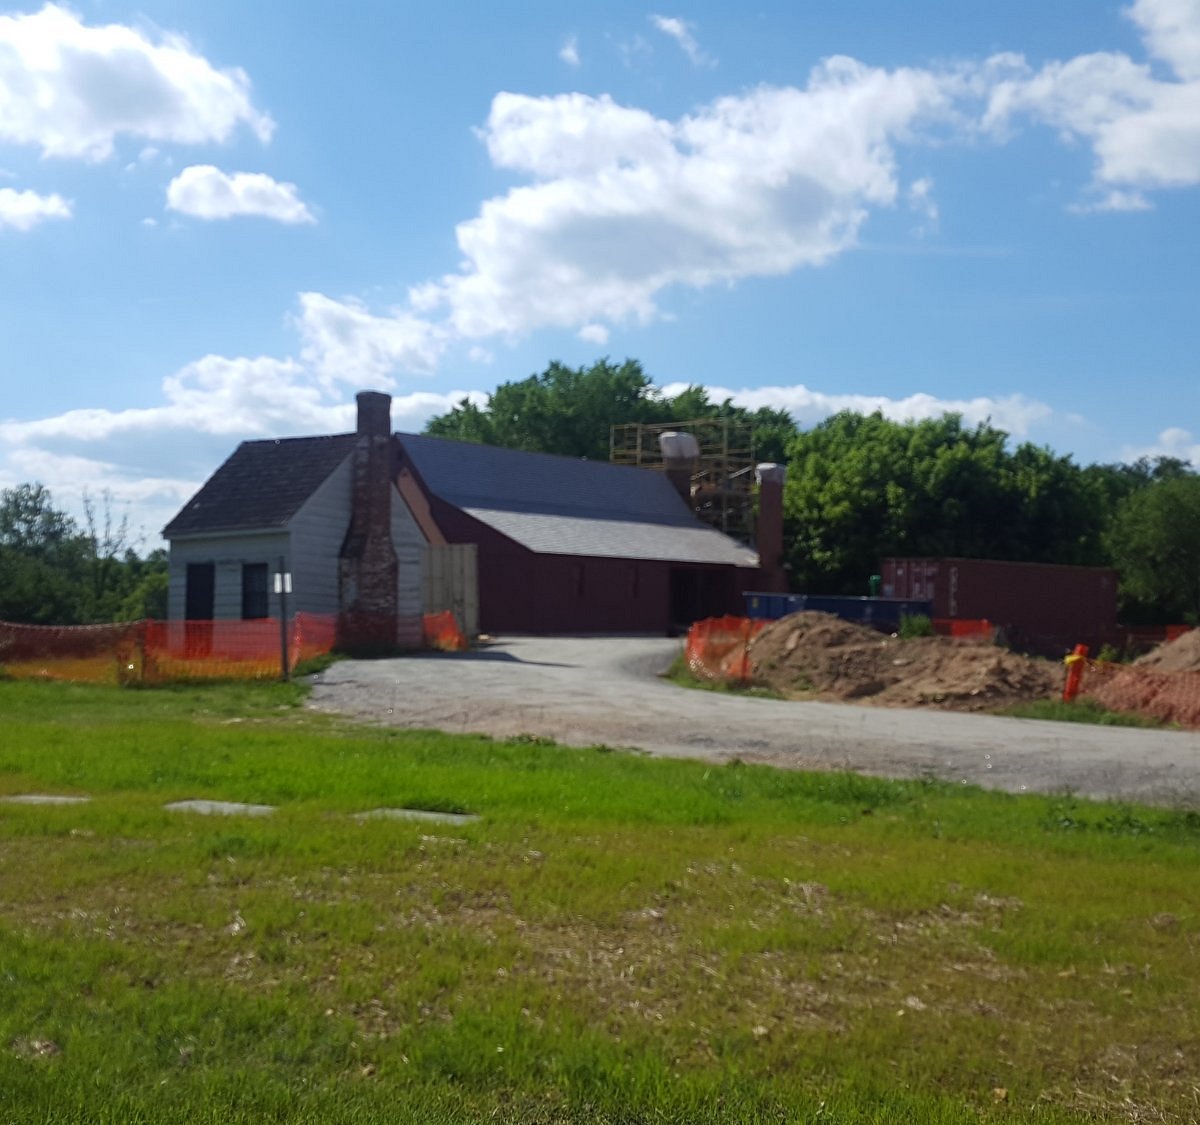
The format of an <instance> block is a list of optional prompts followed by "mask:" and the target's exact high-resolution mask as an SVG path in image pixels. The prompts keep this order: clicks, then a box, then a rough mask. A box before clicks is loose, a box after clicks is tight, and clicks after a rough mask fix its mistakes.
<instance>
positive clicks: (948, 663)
mask: <svg viewBox="0 0 1200 1125" xmlns="http://www.w3.org/2000/svg"><path fill="white" fill-rule="evenodd" d="M750 659H751V662H752V664H753V667H754V676H755V680H756V681H757V682H758V683H761V684H763V685H765V686H767V687H770V688H773V689H774V690H775V691H778V692H779V693H780V694H781V695H783V696H784V697H785V698H788V699H829V700H853V701H856V702H862V703H873V704H879V705H882V706H886V707H936V708H941V709H944V710H948V711H999V710H1003V709H1004V708H1005V707H1008V706H1011V705H1012V704H1014V703H1025V702H1028V701H1030V700H1033V699H1049V698H1052V697H1054V696H1057V695H1058V694H1059V693H1060V692H1061V691H1062V683H1063V666H1062V665H1061V664H1059V663H1057V662H1055V661H1051V660H1041V659H1039V658H1037V657H1033V656H1021V655H1019V654H1017V653H1014V652H1009V651H1007V650H1006V649H1002V648H998V647H996V646H995V645H993V644H991V643H990V642H989V641H987V640H986V639H984V638H977V637H917V638H914V639H912V640H902V639H900V638H898V637H891V636H887V635H886V634H882V633H877V632H875V630H874V629H869V628H867V627H866V626H863V625H855V624H853V623H851V622H849V621H843V620H842V619H841V618H840V617H835V616H834V615H833V614H829V613H810V612H806V613H794V614H792V615H790V616H789V617H783V618H780V619H779V620H778V621H773V622H771V623H770V624H769V625H768V626H767V627H766V628H765V629H763V631H762V632H761V633H759V634H758V636H757V637H755V638H754V640H753V641H751V643H750Z"/></svg>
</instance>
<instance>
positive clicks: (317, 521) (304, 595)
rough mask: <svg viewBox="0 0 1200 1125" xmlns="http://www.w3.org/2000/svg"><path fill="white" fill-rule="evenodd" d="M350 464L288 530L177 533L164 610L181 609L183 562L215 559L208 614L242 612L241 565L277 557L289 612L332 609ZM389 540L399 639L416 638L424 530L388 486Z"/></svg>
mask: <svg viewBox="0 0 1200 1125" xmlns="http://www.w3.org/2000/svg"><path fill="white" fill-rule="evenodd" d="M351 480H352V474H351V465H350V458H347V459H346V460H345V461H344V462H343V463H342V464H341V465H339V466H338V467H337V468H336V469H335V470H334V471H333V472H332V473H330V475H329V476H328V477H327V478H326V479H325V481H324V482H323V483H322V484H321V485H320V487H319V488H317V490H316V491H315V492H314V493H313V494H312V496H310V497H309V498H308V500H307V501H305V503H304V504H303V505H302V506H301V508H300V510H299V511H298V512H297V513H296V515H295V516H294V517H293V518H292V521H291V523H290V524H289V526H288V530H287V531H279V532H271V533H267V534H240V535H239V534H231V535H222V536H207V537H196V538H186V539H185V538H180V539H175V540H173V541H172V542H171V558H170V567H169V584H168V593H167V602H168V616H169V617H170V618H171V619H172V620H179V619H180V618H182V617H183V612H184V604H185V603H184V599H185V584H186V575H187V564H188V563H200V562H211V563H214V564H215V565H216V589H215V591H214V599H213V600H214V615H215V617H216V618H217V619H218V620H229V619H238V618H240V617H241V616H242V565H243V564H244V563H256V562H265V563H268V564H269V565H270V573H271V575H272V576H273V575H274V574H275V572H276V570H278V568H279V559H280V557H283V558H284V559H285V560H286V562H287V566H288V568H289V569H290V570H291V572H292V595H291V597H290V598H289V599H288V609H289V611H290V612H292V613H296V612H303V613H325V614H335V613H337V612H338V609H339V606H338V553H339V552H340V551H341V548H342V541H343V540H344V539H345V537H346V531H347V529H348V528H349V526H350V499H351V497H350V490H351ZM391 524H392V542H393V544H394V546H395V549H396V557H397V559H398V560H399V563H400V573H399V589H398V605H399V614H400V617H401V619H402V620H406V622H407V624H406V626H405V627H404V628H403V632H404V634H405V635H404V636H403V637H402V640H404V641H406V642H407V643H412V644H419V643H420V629H421V612H422V606H421V574H422V561H423V550H424V547H425V538H424V536H423V535H422V534H421V530H420V528H419V527H418V526H417V522H416V520H414V519H413V516H412V513H411V512H410V511H409V510H408V505H407V504H405V503H404V501H403V499H401V497H400V494H399V492H397V491H395V490H394V489H393V491H392V512H391ZM271 590H272V592H271V595H270V609H271V615H272V616H278V613H279V599H278V595H276V594H275V593H274V581H273V580H272V584H271Z"/></svg>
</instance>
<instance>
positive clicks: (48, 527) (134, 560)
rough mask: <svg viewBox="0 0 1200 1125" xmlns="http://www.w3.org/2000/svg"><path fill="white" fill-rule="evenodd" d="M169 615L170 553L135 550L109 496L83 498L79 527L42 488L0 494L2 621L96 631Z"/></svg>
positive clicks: (21, 487) (21, 488)
mask: <svg viewBox="0 0 1200 1125" xmlns="http://www.w3.org/2000/svg"><path fill="white" fill-rule="evenodd" d="M166 611H167V553H166V551H163V550H156V551H151V552H150V553H149V555H147V556H146V557H142V556H141V555H139V554H138V553H137V551H135V550H134V549H133V546H132V544H131V542H130V534H129V522H128V518H127V517H124V516H120V517H118V516H117V515H116V514H115V513H114V503H113V498H112V496H111V495H109V494H108V493H104V494H102V495H101V497H100V499H99V501H97V500H96V499H95V498H93V497H91V496H88V495H85V496H84V499H83V523H82V525H80V524H79V523H77V522H76V521H75V520H74V519H72V518H71V517H70V516H69V515H67V513H65V512H63V511H61V510H60V509H59V508H57V507H55V504H54V498H53V497H52V496H51V494H50V490H49V489H47V488H44V487H43V486H42V485H40V484H20V485H17V486H16V487H15V488H5V489H3V490H0V621H12V622H17V623H20V624H29V625H90V624H93V623H99V622H106V621H136V620H138V619H140V618H143V617H154V618H162V617H165V616H166Z"/></svg>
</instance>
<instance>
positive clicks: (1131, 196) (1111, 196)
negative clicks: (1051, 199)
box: [1067, 188, 1154, 215]
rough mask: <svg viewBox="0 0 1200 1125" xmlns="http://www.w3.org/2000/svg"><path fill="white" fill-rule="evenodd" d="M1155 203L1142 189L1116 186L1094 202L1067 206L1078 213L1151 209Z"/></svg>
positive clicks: (1069, 209)
mask: <svg viewBox="0 0 1200 1125" xmlns="http://www.w3.org/2000/svg"><path fill="white" fill-rule="evenodd" d="M1153 207H1154V205H1153V204H1152V203H1151V202H1150V200H1148V199H1147V198H1146V197H1145V196H1144V195H1143V194H1142V193H1141V192H1140V191H1120V190H1118V189H1116V188H1114V189H1113V190H1112V191H1109V192H1106V193H1105V194H1104V197H1103V198H1102V199H1098V200H1096V202H1094V203H1073V204H1071V206H1069V207H1068V208H1067V210H1068V211H1072V212H1074V213H1075V214H1077V215H1089V214H1092V213H1093V212H1097V211H1150V210H1152V209H1153Z"/></svg>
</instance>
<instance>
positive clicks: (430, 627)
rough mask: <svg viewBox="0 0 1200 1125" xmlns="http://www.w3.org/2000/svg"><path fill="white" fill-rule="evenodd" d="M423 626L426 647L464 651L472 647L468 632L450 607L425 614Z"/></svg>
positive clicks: (447, 650)
mask: <svg viewBox="0 0 1200 1125" xmlns="http://www.w3.org/2000/svg"><path fill="white" fill-rule="evenodd" d="M421 626H422V628H421V632H422V637H423V639H424V642H425V647H426V648H436V649H441V651H442V652H463V651H465V650H466V649H467V648H469V647H470V642H469V641H468V640H467V636H466V634H465V633H464V632H463V631H462V630H461V629H460V628H459V627H458V620H457V619H456V618H455V616H454V614H453V613H452V612H451V611H450V610H448V609H447V610H444V611H443V612H442V613H427V614H425V616H424V618H423V619H422V623H421Z"/></svg>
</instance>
